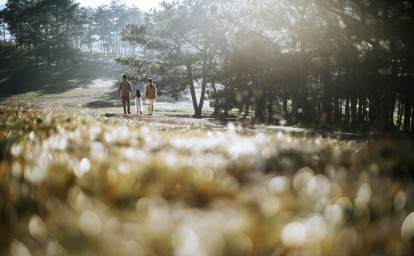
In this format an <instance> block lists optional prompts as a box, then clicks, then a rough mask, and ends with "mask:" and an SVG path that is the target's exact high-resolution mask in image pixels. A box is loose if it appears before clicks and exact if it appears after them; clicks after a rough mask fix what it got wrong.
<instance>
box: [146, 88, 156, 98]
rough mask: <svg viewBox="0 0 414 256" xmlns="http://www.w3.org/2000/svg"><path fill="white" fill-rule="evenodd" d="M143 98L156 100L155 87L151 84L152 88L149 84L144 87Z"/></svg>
mask: <svg viewBox="0 0 414 256" xmlns="http://www.w3.org/2000/svg"><path fill="white" fill-rule="evenodd" d="M144 97H145V98H146V99H155V98H157V87H156V86H155V84H152V86H151V85H150V84H146V85H145V90H144Z"/></svg>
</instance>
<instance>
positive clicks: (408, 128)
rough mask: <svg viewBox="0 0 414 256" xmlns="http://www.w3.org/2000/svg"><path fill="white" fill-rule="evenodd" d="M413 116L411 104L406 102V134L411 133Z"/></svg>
mask: <svg viewBox="0 0 414 256" xmlns="http://www.w3.org/2000/svg"><path fill="white" fill-rule="evenodd" d="M411 116H412V111H411V103H409V102H405V104H404V131H406V132H408V131H410V124H411V122H410V120H411Z"/></svg>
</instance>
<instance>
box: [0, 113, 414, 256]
mask: <svg viewBox="0 0 414 256" xmlns="http://www.w3.org/2000/svg"><path fill="white" fill-rule="evenodd" d="M0 112H1V120H0V151H1V159H0V161H1V162H0V175H1V179H0V192H1V196H0V209H1V218H0V252H1V254H2V255H4V254H6V255H180V256H182V255H374V254H375V255H411V253H412V252H413V248H412V246H413V242H412V241H413V240H412V237H413V236H414V217H413V216H414V215H413V213H411V212H412V211H413V207H414V199H413V197H412V195H413V193H412V187H411V180H410V178H411V173H412V171H413V168H414V154H413V152H414V151H413V144H412V142H410V141H401V140H339V139H335V138H328V137H326V138H323V137H318V136H311V137H310V136H308V137H307V136H303V135H293V134H289V133H288V132H286V131H282V130H280V131H279V130H277V131H275V130H272V131H271V130H265V129H263V130H260V129H255V130H251V129H250V130H249V129H246V128H242V127H237V126H235V125H233V124H229V125H228V127H227V129H213V128H210V127H198V128H191V127H190V126H189V127H188V128H185V129H183V128H177V129H170V130H165V129H158V128H153V127H150V126H141V127H134V126H128V125H126V124H125V123H124V122H123V121H118V120H117V119H116V117H113V118H112V119H111V118H105V117H99V116H96V117H94V116H87V115H65V114H61V113H53V112H50V113H46V112H38V111H27V112H23V111H16V110H13V109H8V108H6V107H2V108H1V109H0ZM114 120H115V121H114ZM410 213H411V214H410Z"/></svg>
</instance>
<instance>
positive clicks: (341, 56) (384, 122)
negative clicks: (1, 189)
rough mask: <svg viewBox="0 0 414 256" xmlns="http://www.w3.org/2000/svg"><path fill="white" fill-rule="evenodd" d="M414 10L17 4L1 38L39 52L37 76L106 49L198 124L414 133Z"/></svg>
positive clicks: (228, 3)
mask: <svg viewBox="0 0 414 256" xmlns="http://www.w3.org/2000/svg"><path fill="white" fill-rule="evenodd" d="M413 5H414V4H413V3H412V2H411V1H390V0H279V1H275V0H260V1H259V2H258V1H249V0H238V1H232V0H215V1H206V0H185V1H173V2H171V3H170V2H163V3H161V4H160V8H158V9H154V10H151V11H150V12H149V13H146V14H144V13H142V12H141V11H140V10H139V9H136V8H129V7H126V6H125V5H124V4H123V3H122V2H119V1H112V3H111V4H110V5H109V6H101V7H99V8H97V9H90V8H89V9H88V8H83V7H80V6H79V4H77V3H74V2H73V1H72V0H60V1H48V0H44V1H30V0H10V1H8V2H7V4H6V8H5V9H4V10H3V11H2V12H1V17H2V28H3V33H4V31H5V28H7V29H8V31H10V34H11V35H12V36H13V40H14V41H15V43H16V44H17V45H18V46H19V47H25V48H29V49H32V51H35V52H36V56H37V58H36V60H35V61H36V65H39V62H41V61H42V60H43V61H46V62H47V63H48V65H50V64H51V63H52V62H57V63H58V64H59V62H63V63H66V61H67V59H68V58H71V57H73V56H74V55H73V52H74V51H76V50H77V49H79V48H81V47H88V48H89V49H90V50H91V51H92V48H93V45H96V42H98V43H99V44H98V47H99V48H100V50H102V51H104V52H105V53H106V54H108V55H113V56H114V58H116V59H117V61H118V62H119V63H121V64H124V65H129V66H130V67H131V69H130V71H129V73H130V74H129V75H130V76H131V78H132V79H135V80H137V81H144V80H145V79H146V77H148V76H152V77H154V78H155V79H156V81H157V82H158V84H159V86H160V92H162V93H164V94H167V95H170V96H172V97H174V98H179V97H181V96H182V94H183V92H184V89H185V88H189V89H190V92H191V97H192V102H193V107H194V115H195V116H196V117H200V116H201V113H202V110H203V106H204V105H205V104H210V105H211V106H213V107H214V108H215V114H222V115H228V114H229V111H231V110H232V109H237V110H238V113H239V115H240V116H242V117H246V116H247V115H249V113H250V112H253V113H254V118H255V120H258V121H268V122H276V123H290V124H311V125H314V126H317V127H339V128H342V129H350V130H354V131H367V130H375V131H384V130H386V131H393V130H403V131H405V132H412V131H413V129H414V118H413V117H414V110H413V108H414V102H413V95H414V92H413V85H412V84H413V54H414V53H413V43H414V35H413V34H412V33H411V31H412V30H413V27H414V22H413V17H414V15H413V11H414V6H413ZM27 20H31V21H32V22H30V23H28V22H27ZM5 24H6V25H5ZM63 65H64V64H63ZM196 86H201V89H202V90H201V94H200V95H196V93H195V89H194V88H195V87H196Z"/></svg>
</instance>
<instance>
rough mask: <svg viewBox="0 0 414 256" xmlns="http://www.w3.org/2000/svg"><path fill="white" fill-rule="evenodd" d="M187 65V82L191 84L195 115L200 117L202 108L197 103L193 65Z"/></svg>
mask: <svg viewBox="0 0 414 256" xmlns="http://www.w3.org/2000/svg"><path fill="white" fill-rule="evenodd" d="M186 67H187V83H188V85H189V86H190V95H191V101H192V102H193V108H194V117H196V118H200V117H201V109H200V107H199V106H198V104H197V96H196V93H195V87H194V78H193V67H192V66H191V64H186Z"/></svg>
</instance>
